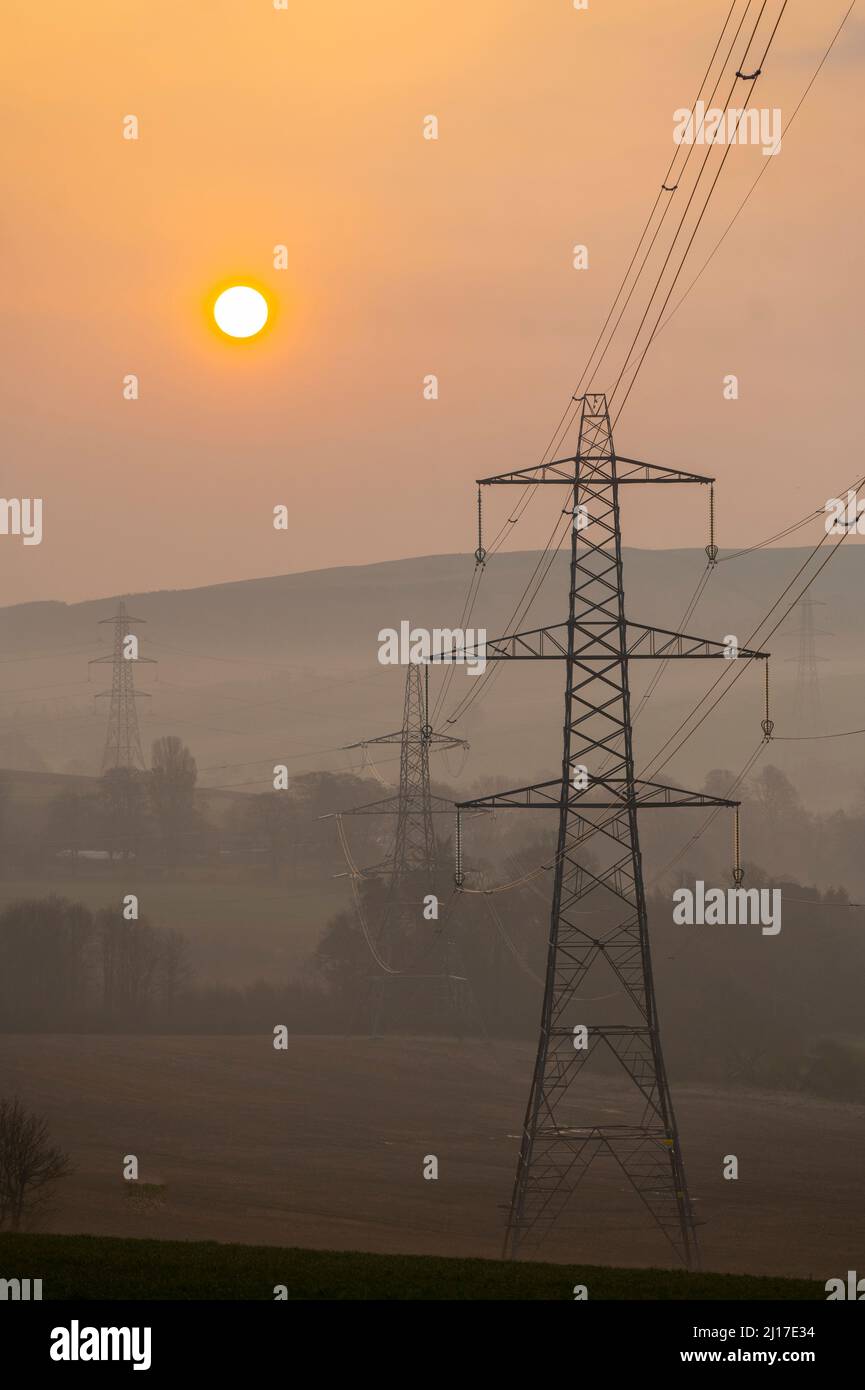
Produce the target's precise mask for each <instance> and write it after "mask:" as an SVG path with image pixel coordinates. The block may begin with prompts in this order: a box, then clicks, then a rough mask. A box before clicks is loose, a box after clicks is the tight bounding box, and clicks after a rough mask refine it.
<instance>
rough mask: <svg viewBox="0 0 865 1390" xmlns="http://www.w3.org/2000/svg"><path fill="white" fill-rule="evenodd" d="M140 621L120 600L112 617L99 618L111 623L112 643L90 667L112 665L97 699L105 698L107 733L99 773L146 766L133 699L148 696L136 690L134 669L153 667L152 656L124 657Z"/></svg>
mask: <svg viewBox="0 0 865 1390" xmlns="http://www.w3.org/2000/svg"><path fill="white" fill-rule="evenodd" d="M144 621H145V620H144V619H143V618H133V617H132V616H131V614H129V613H127V612H126V604H125V602H124V600H123V599H120V600H119V602H118V604H117V612H116V613H115V614H114V617H113V618H102V619H101V623H102V624H104V623H113V624H114V640H113V643H112V650H111V653H110V655H108V656H97V657H94V658H93V660H92V661H91V662H90V665H91V666H102V665H107V664H110V665H111V689H110V690H100V691H99V692H98V693H97V696H96V698H97V700H100V699H108V700H110V704H109V706H108V730H107V733H106V737H105V751H104V753H103V755H102V771H103V772H108V771H109V770H110V769H111V768H115V767H127V768H138V769H142V770H143V769H144V768H145V766H146V764H145V761H144V754H143V753H142V751H141V736H140V734H139V732H138V711H137V709H136V705H135V701H136V699H139V698H142V697H146V698H147V699H149V698H150V697H149V695H148V694H147V691H145V690H138V691H136V689H135V678H134V667H135V666H136V665H140V664H141V663H142V662H144V663H146V664H148V665H155V662H154V660H153V658H152V657H148V656H131V655H127V652H128V651H129V649H130V645H131V644H130V640H129V639H130V638H132V637H133V635H134V634H132V633H131V632H130V631H129V628H130V625H131V624H133V623H135V624H138V623H143V622H144Z"/></svg>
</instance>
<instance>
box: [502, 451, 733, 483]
mask: <svg viewBox="0 0 865 1390" xmlns="http://www.w3.org/2000/svg"><path fill="white" fill-rule="evenodd" d="M578 469H583V470H585V471H586V472H588V473H589V475H590V480H591V482H593V483H602V482H604V483H713V482H714V481H715V479H714V478H709V477H706V476H705V475H704V474H702V473H686V472H684V471H683V470H682V469H681V468H663V467H661V466H659V465H658V464H654V463H643V462H642V461H641V460H640V459H631V458H625V457H624V455H622V454H616V455H615V456H614V457H612V458H611V456H610V454H609V453H598V454H592V453H591V452H589V453H581V454H575V455H573V456H572V457H571V458H562V459H552V460H551V461H550V462H549V463H544V464H535V465H534V466H533V467H531V468H516V469H513V470H512V471H511V472H509V473H495V474H493V475H492V476H491V477H489V478H476V479H475V481H476V483H477V484H478V486H479V487H489V486H491V485H504V486H507V485H509V484H510V485H516V486H519V487H524V486H525V484H526V483H564V484H565V485H566V486H569V487H573V486H574V483H575V482H577V481H578V477H577V472H578Z"/></svg>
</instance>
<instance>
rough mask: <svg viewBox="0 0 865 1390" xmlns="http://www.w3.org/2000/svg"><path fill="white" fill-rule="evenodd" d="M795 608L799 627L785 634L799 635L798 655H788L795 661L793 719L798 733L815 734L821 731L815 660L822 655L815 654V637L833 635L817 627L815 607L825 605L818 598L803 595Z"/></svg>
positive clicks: (821, 719)
mask: <svg viewBox="0 0 865 1390" xmlns="http://www.w3.org/2000/svg"><path fill="white" fill-rule="evenodd" d="M796 607H797V608H798V611H799V622H800V626H799V628H798V629H796V630H795V631H792V632H788V633H786V634H785V635H786V636H788V637H798V638H799V655H798V657H789V658H788V660H790V661H795V662H796V663H797V667H796V692H795V697H794V702H793V718H794V721H795V723H796V726H797V728H798V729H799V731H800V733H808V734H816V733H819V732H820V729H821V726H822V723H823V710H822V702H821V699H820V679H819V676H818V673H817V663H818V661H822V660H823V658H822V657H820V656H818V655H817V638H818V637H831V636H832V635H833V634H832V633H831V632H827V631H826V629H825V628H818V627H817V624H816V622H815V613H814V609H815V608H825V607H826V604H825V603H822V602H821V601H820V600H819V599H813V598H803V599H800V600H799V602H798V604H797V605H796Z"/></svg>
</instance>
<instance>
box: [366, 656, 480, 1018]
mask: <svg viewBox="0 0 865 1390" xmlns="http://www.w3.org/2000/svg"><path fill="white" fill-rule="evenodd" d="M428 709H429V667H428V666H424V667H422V666H421V665H418V664H410V665H409V666H408V667H407V670H406V680H405V699H404V704H403V722H402V727H401V728H400V729H398V730H396V731H395V732H394V733H390V734H382V735H381V736H380V737H378V738H372V739H365V740H363V742H362V743H354V744H349V745H347V747H348V748H362V749H363V750H364V752H365V753H368V752H369V750H370V749H371V748H372V749H374V748H378V747H387V746H394V745H395V746H398V747H399V750H400V774H399V788H398V791H397V794H396V796H392V797H386V798H384V799H383V800H381V801H374V802H370V803H368V804H366V805H364V806H357V807H354V808H353V809H352V810H350V811H345V812H342V813H341V814H342V815H347V816H359V815H361V816H369V815H394V816H395V817H396V830H395V835H394V844H393V851H392V853H391V854H390V856H389V857H388V858H387V859H386V860H384V861H383V862H382V863H380V864H378V865H375V866H373V867H372V868H371V869H368V870H366V871H365V874H364V876H365V877H371V876H376V875H378V876H381V877H383V878H384V879H385V881H386V885H387V887H386V892H385V897H384V904H383V907H382V910H381V912H380V914H379V915H378V920H377V922H376V923H374V924H373V925H372V926H369V927H368V926H367V925H366V923H365V921H364V918H363V916H361V922H362V926H363V927H364V932H365V934H368V936H367V945H368V946H369V948H370V953H371V955H372V957H373V963H374V973H373V974H372V975H371V976H370V978H369V979H368V981H367V985H368V997H367V1000H366V1004H367V1019H368V1026H369V1032H370V1034H371V1036H374V1037H375V1036H378V1035H379V1034H380V1033H382V1032H386V1031H394V1030H395V1029H396V1028H397V1026H398V1025H400V1024H402V1023H404V1022H405V1021H406V1020H407V1019H409V1018H411V1014H412V1009H413V1008H417V1006H418V1004H419V1002H423V1001H425V1003H426V1005H427V1006H429V1004H430V1001H432V1004H433V1006H434V1009H435V1010H436V1011H437V1012H438V1013H439V1014H440V1015H441V1016H442V1017H443V1018H444V1019H445V1020H446V1021H448V1022H449V1024H450V1026H451V1029H452V1031H453V1032H454V1033H456V1034H457V1035H459V1036H461V1035H462V1034H463V1032H464V1031H465V1029H466V1026H467V1025H468V1022H469V1018H470V1015H471V1013H472V1012H473V998H472V993H471V989H470V986H469V983H468V980H467V979H466V977H465V976H464V975H463V974H462V973H461V971H459V969H456V970H455V969H454V966H455V964H456V960H455V958H457V959H458V956H459V953H458V951H457V949H456V946H455V943H454V941H453V940H452V936H451V930H450V929H451V926H452V914H451V913H449V911H448V908H447V907H446V906H444V905H440V910H441V908H442V907H443V908H444V911H443V920H441V921H436V920H429V921H427V920H426V919H425V918H424V917H423V902H424V897H425V895H426V894H429V893H434V892H438V891H440V887H441V867H442V866H441V862H440V855H439V848H438V841H437V838H436V833H435V823H434V817H436V816H438V815H444V814H446V815H448V816H453V814H454V807H453V803H452V802H450V801H446V800H445V799H444V798H443V797H439V796H434V795H433V794H432V792H431V790H430V770H429V758H430V751H431V750H432V749H433V748H435V749H439V750H443V749H448V748H466V747H467V746H468V745H467V744H466V743H465V741H464V740H463V739H459V738H453V737H451V736H449V735H447V734H437V733H435V732H434V730H433V729H432V728H431V726H430V724H429V713H428ZM358 910H359V912H360V913H361V914H363V907H362V905H361V904H360V902H358Z"/></svg>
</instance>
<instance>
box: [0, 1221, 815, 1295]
mask: <svg viewBox="0 0 865 1390" xmlns="http://www.w3.org/2000/svg"><path fill="white" fill-rule="evenodd" d="M0 1265H2V1269H3V1271H4V1273H5V1277H7V1278H8V1277H10V1271H12V1270H14V1271H15V1276H16V1277H17V1278H22V1279H27V1278H30V1279H40V1278H41V1279H42V1281H43V1287H42V1297H43V1299H46V1300H50V1299H204V1300H209V1299H269V1300H272V1299H274V1298H275V1297H279V1298H281V1299H284V1298H289V1299H321V1300H333V1299H426V1300H430V1299H461V1300H462V1299H496V1300H499V1299H523V1300H524V1299H555V1300H573V1298H574V1288H575V1286H576V1285H582V1286H583V1287H584V1288H585V1290H586V1297H588V1298H589V1299H595V1300H597V1299H664V1300H667V1299H687V1300H691V1299H700V1300H704V1299H711V1300H714V1299H728V1300H742V1299H825V1297H826V1293H825V1290H824V1288H823V1287H822V1285H820V1284H815V1283H809V1282H808V1281H806V1280H801V1279H754V1278H751V1277H749V1276H747V1275H739V1276H736V1275H727V1274H684V1273H680V1272H679V1271H676V1270H665V1269H605V1268H601V1267H599V1266H597V1265H570V1266H568V1265H560V1264H535V1263H511V1264H508V1263H505V1262H503V1261H501V1260H448V1259H441V1258H435V1257H426V1258H425V1257H423V1256H418V1255H366V1254H360V1253H358V1252H357V1251H343V1250H284V1249H281V1248H280V1247H278V1246H267V1245H218V1244H216V1243H215V1242H199V1241H196V1242H184V1241H178V1240H171V1241H156V1240H114V1239H110V1238H105V1237H96V1236H46V1235H42V1236H16V1235H0ZM581 1297H582V1294H581Z"/></svg>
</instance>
